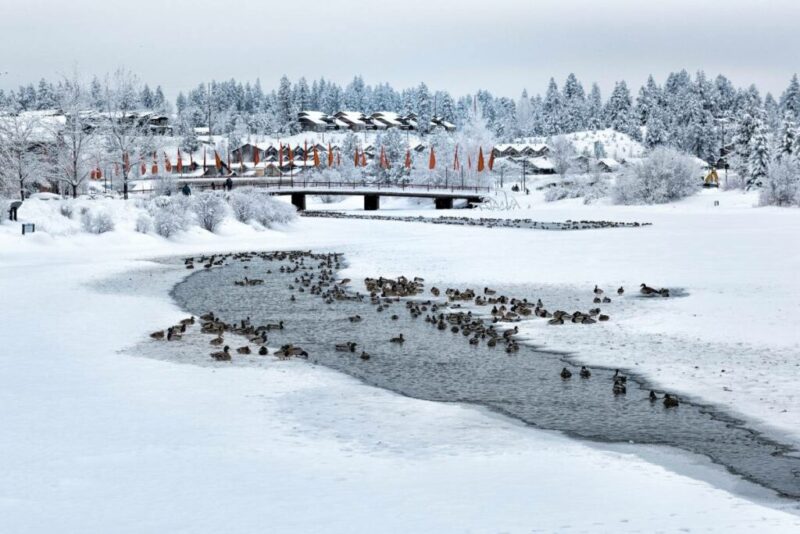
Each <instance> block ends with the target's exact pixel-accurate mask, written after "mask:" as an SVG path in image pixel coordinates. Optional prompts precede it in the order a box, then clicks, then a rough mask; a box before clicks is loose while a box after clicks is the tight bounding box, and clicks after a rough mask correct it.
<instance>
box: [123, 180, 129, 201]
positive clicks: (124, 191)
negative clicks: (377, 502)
mask: <svg viewBox="0 0 800 534" xmlns="http://www.w3.org/2000/svg"><path fill="white" fill-rule="evenodd" d="M122 198H124V199H125V200H128V179H127V178H125V179H124V180H123V181H122Z"/></svg>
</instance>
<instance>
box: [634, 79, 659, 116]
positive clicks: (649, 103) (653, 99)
mask: <svg viewBox="0 0 800 534" xmlns="http://www.w3.org/2000/svg"><path fill="white" fill-rule="evenodd" d="M660 106H661V88H660V87H658V84H657V83H656V81H655V80H654V79H653V75H652V74H651V75H650V76H648V77H647V83H646V84H645V85H643V86H642V87H641V88H640V89H639V96H638V97H637V98H636V117H637V119H638V120H639V124H641V125H648V128H649V121H650V116H651V115H653V114H654V113H656V111H657V109H658V108H659V107H660ZM663 126H664V125H663V121H662V127H663Z"/></svg>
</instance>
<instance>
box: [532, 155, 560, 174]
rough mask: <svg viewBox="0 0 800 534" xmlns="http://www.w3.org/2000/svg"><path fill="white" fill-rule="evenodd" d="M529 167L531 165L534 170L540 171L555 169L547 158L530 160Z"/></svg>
mask: <svg viewBox="0 0 800 534" xmlns="http://www.w3.org/2000/svg"><path fill="white" fill-rule="evenodd" d="M528 163H529V164H530V165H533V167H534V168H536V169H540V170H543V171H545V170H546V171H552V170H553V169H554V168H555V167H554V166H553V162H552V161H550V160H549V159H548V158H544V157H542V158H531V159H530V160H528Z"/></svg>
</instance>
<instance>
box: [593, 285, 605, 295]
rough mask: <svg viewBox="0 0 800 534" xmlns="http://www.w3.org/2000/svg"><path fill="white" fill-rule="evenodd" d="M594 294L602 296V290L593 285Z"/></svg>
mask: <svg viewBox="0 0 800 534" xmlns="http://www.w3.org/2000/svg"><path fill="white" fill-rule="evenodd" d="M594 294H595V295H602V294H603V290H602V289H600V288H599V287H597V284H595V285H594Z"/></svg>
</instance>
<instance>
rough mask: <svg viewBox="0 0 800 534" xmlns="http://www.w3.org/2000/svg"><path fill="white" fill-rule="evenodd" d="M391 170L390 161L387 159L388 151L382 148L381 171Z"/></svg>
mask: <svg viewBox="0 0 800 534" xmlns="http://www.w3.org/2000/svg"><path fill="white" fill-rule="evenodd" d="M388 168H389V160H388V159H386V150H384V148H383V146H381V169H388Z"/></svg>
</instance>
